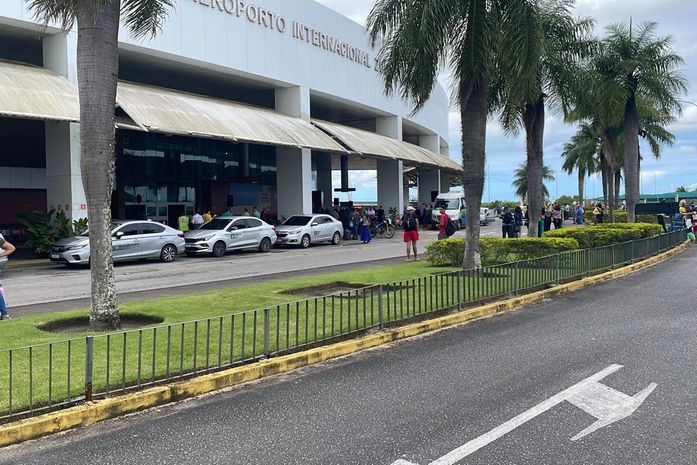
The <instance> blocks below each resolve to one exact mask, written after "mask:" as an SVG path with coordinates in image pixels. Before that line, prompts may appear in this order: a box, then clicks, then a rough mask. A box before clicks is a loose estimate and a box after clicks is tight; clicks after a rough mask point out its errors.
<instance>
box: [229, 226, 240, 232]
mask: <svg viewBox="0 0 697 465" xmlns="http://www.w3.org/2000/svg"><path fill="white" fill-rule="evenodd" d="M238 229H239V228H238V227H237V226H233V227H232V228H230V231H237V230H238Z"/></svg>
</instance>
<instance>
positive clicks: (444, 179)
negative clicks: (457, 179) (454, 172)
mask: <svg viewBox="0 0 697 465" xmlns="http://www.w3.org/2000/svg"><path fill="white" fill-rule="evenodd" d="M440 191H441V192H450V175H448V174H445V173H444V172H442V171H441V173H440Z"/></svg>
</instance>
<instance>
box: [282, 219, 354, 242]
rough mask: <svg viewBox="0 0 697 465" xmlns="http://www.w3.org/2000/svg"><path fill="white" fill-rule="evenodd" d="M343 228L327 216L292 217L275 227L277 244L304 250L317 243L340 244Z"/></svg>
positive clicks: (339, 222)
mask: <svg viewBox="0 0 697 465" xmlns="http://www.w3.org/2000/svg"><path fill="white" fill-rule="evenodd" d="M343 231H344V227H343V225H342V224H341V221H339V220H337V219H335V218H332V217H331V216H329V215H294V216H291V217H290V218H288V219H287V220H286V221H284V222H283V224H282V225H280V226H276V235H277V236H278V240H277V242H276V243H277V244H279V245H297V246H300V247H302V248H304V249H306V248H308V247H310V244H314V243H317V242H330V243H332V244H334V245H339V244H340V243H341V237H342V236H343Z"/></svg>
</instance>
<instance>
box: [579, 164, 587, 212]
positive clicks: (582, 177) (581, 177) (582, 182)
mask: <svg viewBox="0 0 697 465" xmlns="http://www.w3.org/2000/svg"><path fill="white" fill-rule="evenodd" d="M585 180H586V174H585V173H584V171H583V170H581V169H579V170H578V204H579V205H580V206H581V207H583V195H584V194H585V192H584V189H583V188H584V187H585Z"/></svg>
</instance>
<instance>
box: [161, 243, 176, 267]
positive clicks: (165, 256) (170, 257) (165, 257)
mask: <svg viewBox="0 0 697 465" xmlns="http://www.w3.org/2000/svg"><path fill="white" fill-rule="evenodd" d="M175 258H177V248H176V247H175V246H173V245H172V244H167V245H166V246H164V247H162V250H161V251H160V260H161V261H163V262H165V263H169V262H173V261H174V259H175Z"/></svg>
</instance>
